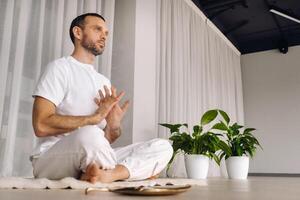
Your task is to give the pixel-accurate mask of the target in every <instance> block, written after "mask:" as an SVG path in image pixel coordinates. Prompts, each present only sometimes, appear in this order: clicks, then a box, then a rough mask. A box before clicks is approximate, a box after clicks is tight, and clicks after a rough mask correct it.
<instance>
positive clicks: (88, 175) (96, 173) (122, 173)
mask: <svg viewBox="0 0 300 200" xmlns="http://www.w3.org/2000/svg"><path fill="white" fill-rule="evenodd" d="M128 177H129V172H128V170H127V168H125V167H124V166H122V165H116V167H115V169H112V170H103V169H100V167H99V165H97V164H95V163H92V164H89V165H88V166H87V168H86V172H85V173H84V174H82V175H81V177H80V180H84V181H88V182H91V183H93V184H94V183H96V182H97V181H100V182H102V183H111V182H113V181H116V180H122V179H126V178H128Z"/></svg>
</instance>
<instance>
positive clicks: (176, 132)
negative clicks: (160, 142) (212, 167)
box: [160, 111, 220, 179]
mask: <svg viewBox="0 0 300 200" xmlns="http://www.w3.org/2000/svg"><path fill="white" fill-rule="evenodd" d="M215 114H216V113H215V112H211V111H208V112H206V113H204V115H203V116H202V118H201V122H200V124H199V125H195V126H193V132H192V133H190V132H189V130H188V124H186V123H185V124H167V123H165V124H160V125H161V126H164V127H166V128H168V129H169V130H170V133H171V136H170V137H169V139H170V140H171V141H172V146H173V150H174V153H173V156H172V158H171V160H170V162H169V163H168V166H167V172H168V170H169V168H170V166H171V163H172V162H173V160H174V158H175V156H176V155H177V154H178V153H180V152H183V153H184V159H185V167H186V170H187V175H188V177H189V178H194V179H205V178H206V177H207V173H208V167H209V159H214V160H215V162H216V163H217V164H218V165H219V164H220V159H219V157H218V156H217V155H216V151H217V150H219V145H218V143H219V141H220V139H219V137H218V134H217V133H213V132H210V131H207V132H204V131H203V128H204V126H205V125H207V124H209V123H210V122H211V121H213V120H214V119H215V118H216V115H215ZM182 128H183V129H184V130H183V131H181V130H180V129H182ZM167 174H168V173H167Z"/></svg>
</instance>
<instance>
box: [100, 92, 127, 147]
mask: <svg viewBox="0 0 300 200" xmlns="http://www.w3.org/2000/svg"><path fill="white" fill-rule="evenodd" d="M104 90H105V93H106V94H107V93H108V94H109V92H110V91H109V89H108V88H107V87H106V86H104ZM124 94H125V93H124V92H121V93H120V94H119V95H118V96H120V95H121V96H122V97H123V95H124ZM111 96H112V97H113V98H117V97H118V96H117V90H116V88H115V87H113V86H112V87H111ZM100 97H101V98H102V96H101V95H100ZM100 102H101V99H100V100H99V99H95V103H96V104H97V105H98V106H101V103H100ZM128 107H129V101H126V102H125V103H124V104H123V105H122V106H120V105H119V103H116V104H115V105H114V106H113V108H112V109H111V110H110V112H109V113H108V114H107V115H106V117H105V119H106V122H107V125H106V127H105V130H104V131H105V137H106V138H107V139H108V140H109V141H110V143H112V142H113V141H115V140H116V139H117V138H118V137H119V136H120V134H121V130H120V126H121V121H122V119H123V117H124V115H125V113H126V111H127V110H128Z"/></svg>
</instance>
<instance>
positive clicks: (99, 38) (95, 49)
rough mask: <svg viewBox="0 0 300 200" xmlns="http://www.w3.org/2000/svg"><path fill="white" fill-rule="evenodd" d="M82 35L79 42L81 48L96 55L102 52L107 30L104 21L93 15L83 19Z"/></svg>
mask: <svg viewBox="0 0 300 200" xmlns="http://www.w3.org/2000/svg"><path fill="white" fill-rule="evenodd" d="M84 22H85V23H84V28H83V37H82V40H81V41H80V44H81V46H82V47H83V48H85V49H86V50H88V51H89V52H91V53H92V54H94V55H95V56H98V55H100V54H102V53H103V51H104V48H105V41H106V38H107V36H108V30H107V27H106V24H105V22H104V21H103V20H102V19H100V18H98V17H94V16H87V17H86V18H85V19H84Z"/></svg>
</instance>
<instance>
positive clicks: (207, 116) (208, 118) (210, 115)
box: [201, 110, 218, 126]
mask: <svg viewBox="0 0 300 200" xmlns="http://www.w3.org/2000/svg"><path fill="white" fill-rule="evenodd" d="M217 115H218V111H217V110H209V111H207V112H206V113H204V114H203V116H202V118H201V125H202V126H204V125H206V124H208V123H210V122H212V121H213V120H214V119H216V117H217Z"/></svg>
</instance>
